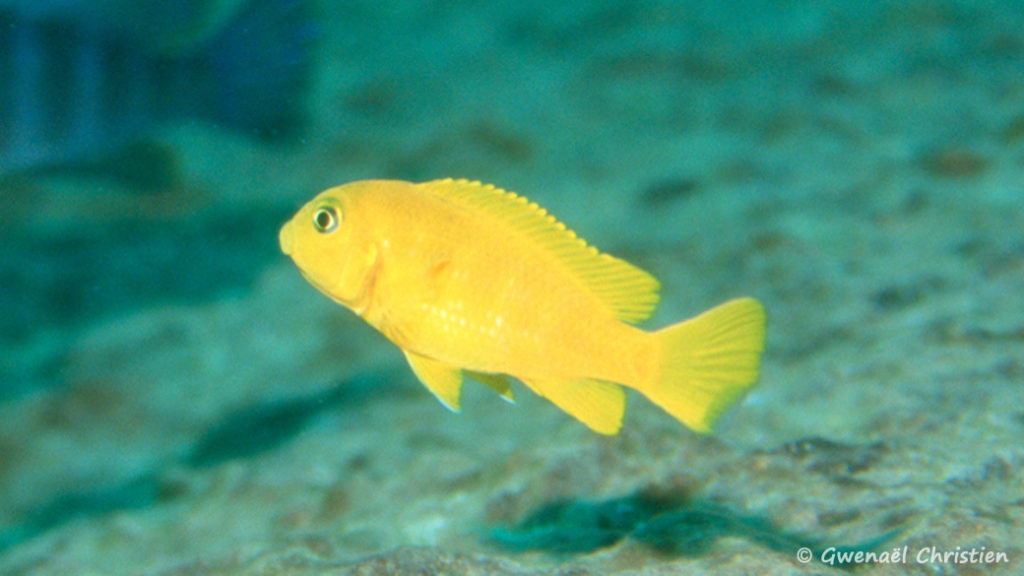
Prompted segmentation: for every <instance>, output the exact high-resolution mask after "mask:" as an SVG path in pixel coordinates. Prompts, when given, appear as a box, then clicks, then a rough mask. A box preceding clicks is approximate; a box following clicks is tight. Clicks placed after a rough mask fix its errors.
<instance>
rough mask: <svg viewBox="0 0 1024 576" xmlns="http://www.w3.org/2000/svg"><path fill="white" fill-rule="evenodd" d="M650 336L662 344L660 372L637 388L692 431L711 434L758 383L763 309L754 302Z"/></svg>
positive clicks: (724, 308)
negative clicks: (726, 414) (728, 412)
mask: <svg viewBox="0 0 1024 576" xmlns="http://www.w3.org/2000/svg"><path fill="white" fill-rule="evenodd" d="M654 336H655V337H656V338H658V339H659V340H660V341H661V342H660V346H661V348H662V353H661V354H662V363H661V367H660V370H659V371H658V373H657V374H655V376H654V378H653V381H651V382H649V383H647V384H645V385H643V386H641V387H638V389H639V390H640V392H642V393H643V394H644V396H647V398H648V399H650V400H651V401H652V402H654V403H655V404H657V405H658V406H661V407H662V408H663V409H664V410H665V411H666V412H668V413H669V414H671V415H672V416H674V417H675V418H676V419H677V420H679V421H680V422H682V423H683V424H686V425H687V426H689V427H690V428H692V429H693V430H695V431H697V432H704V433H706V432H710V431H711V425H712V424H714V422H715V420H716V419H717V418H718V417H719V416H720V415H721V414H722V412H724V411H725V410H726V408H728V407H729V406H730V405H731V404H733V403H734V402H736V401H737V400H739V399H740V398H742V397H743V395H744V393H746V391H747V390H748V389H749V388H750V387H751V386H753V385H754V383H755V382H756V381H757V377H758V371H759V367H760V363H761V352H762V351H763V350H764V336H765V315H764V307H763V306H761V303H760V302H758V301H757V300H754V299H753V298H739V299H736V300H730V301H729V302H726V303H725V304H722V305H720V306H717V307H715V308H712V309H711V310H708V311H707V312H704V313H703V314H701V315H700V316H697V317H695V318H691V319H689V320H687V321H685V322H680V323H679V324H675V325H672V326H668V327H667V328H663V329H662V330H659V331H658V332H655V334H654Z"/></svg>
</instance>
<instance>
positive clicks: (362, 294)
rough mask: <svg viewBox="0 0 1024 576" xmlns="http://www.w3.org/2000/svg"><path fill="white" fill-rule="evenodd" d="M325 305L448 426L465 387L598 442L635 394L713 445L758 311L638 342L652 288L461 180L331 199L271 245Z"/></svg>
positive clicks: (497, 192) (748, 367)
mask: <svg viewBox="0 0 1024 576" xmlns="http://www.w3.org/2000/svg"><path fill="white" fill-rule="evenodd" d="M279 240H280V242H281V250H282V251H283V252H284V253H285V254H287V255H289V256H291V258H292V260H294V261H295V264H296V265H297V266H298V267H299V270H300V271H301V272H302V274H303V276H305V277H306V279H307V280H309V282H310V283H311V284H312V285H313V286H315V287H316V288H317V289H318V290H320V291H321V292H323V293H324V294H326V295H327V296H329V297H330V298H331V299H333V300H335V301H336V302H338V303H339V304H341V305H343V306H345V307H347V308H350V309H351V310H352V311H353V312H355V313H356V314H358V315H359V316H361V317H362V318H363V319H364V320H365V321H366V322H368V323H369V324H370V325H372V326H373V327H375V328H376V329H377V330H379V331H380V332H381V333H383V334H384V335H385V336H387V337H388V339H390V340H391V341H392V342H394V343H395V344H396V345H398V347H399V348H401V350H402V352H404V353H405V357H406V359H407V360H408V361H409V364H410V365H411V366H412V370H413V372H415V373H416V376H417V377H418V378H419V379H420V381H421V382H423V384H424V385H425V386H426V387H427V388H428V389H429V390H430V391H431V392H433V394H434V395H435V396H437V398H438V399H439V400H440V401H441V402H442V403H443V404H444V405H445V406H447V407H448V408H450V409H451V410H454V411H457V410H459V394H460V391H461V387H462V378H463V373H464V372H465V373H467V374H469V375H470V376H472V377H473V378H474V379H476V380H479V381H480V382H482V383H483V384H486V385H487V386H489V387H491V388H493V389H494V390H495V391H497V392H498V393H499V394H501V395H502V396H504V397H505V398H506V399H508V400H509V401H511V400H512V392H511V389H510V387H509V380H508V376H513V377H515V378H517V379H519V380H521V381H522V382H523V383H524V384H526V386H527V387H529V388H530V389H531V390H533V391H534V392H535V393H537V394H539V395H540V396H543V397H545V398H547V399H548V400H550V401H551V402H553V403H554V404H555V405H556V406H558V407H559V408H561V409H562V410H564V411H565V412H568V413H569V414H571V415H572V416H574V417H575V418H577V419H579V420H580V421H582V422H583V423H584V424H586V425H587V426H589V427H590V428H591V429H593V430H595V431H597V432H600V433H602V434H615V433H617V432H618V431H619V429H620V428H621V426H622V418H623V415H624V414H625V410H626V396H625V392H624V391H623V389H622V387H623V386H625V387H627V388H632V389H634V390H637V391H639V392H640V393H641V394H643V395H644V396H646V397H647V398H648V399H650V400H651V401H652V402H654V403H655V404H657V405H658V406H660V407H661V408H663V409H664V410H665V411H667V412H668V413H669V414H671V415H672V416H674V417H675V418H676V419H678V420H679V421H681V422H682V423H684V424H686V425H687V426H689V427H690V428H692V429H693V430H696V431H698V432H708V431H710V429H711V425H712V423H713V422H714V421H715V419H716V418H717V417H718V416H719V415H720V414H721V413H722V412H723V411H724V410H725V409H726V408H727V407H728V406H729V405H730V404H732V403H733V402H735V401H736V400H738V399H739V398H740V397H742V396H743V394H744V393H745V392H746V390H747V389H748V388H750V387H751V386H752V385H753V384H754V382H755V381H756V380H757V377H758V365H759V363H760V356H761V352H762V350H763V349H764V337H765V317H764V309H763V308H762V306H761V304H760V303H758V302H757V301H756V300H753V299H751V298H740V299H736V300H732V301H729V302H726V303H725V304H722V305H720V306H718V307H717V308H713V309H712V310H709V311H707V312H705V313H703V314H701V315H699V316H697V317H695V318H692V319H690V320H687V321H685V322H681V323H679V324H675V325H672V326H669V327H667V328H663V329H661V330H657V331H654V332H646V331H643V330H641V329H639V328H636V327H634V326H632V324H634V323H636V322H639V321H641V320H644V319H645V318H647V317H648V316H650V315H651V313H652V312H653V311H654V308H655V306H656V305H657V303H658V288H659V285H658V281H657V280H656V279H655V278H654V277H653V276H651V275H650V274H648V273H647V272H644V271H643V270H640V269H639V268H636V267H634V266H633V265H631V264H629V263H627V262H624V261H622V260H619V259H617V258H614V257H612V256H609V255H607V254H603V253H601V252H598V251H597V250H596V249H595V248H593V247H591V246H588V245H587V244H586V242H584V241H583V240H582V239H580V238H579V237H578V236H576V234H575V233H573V232H572V231H571V230H569V229H567V228H566V227H565V225H564V224H562V223H561V222H559V221H558V220H556V219H555V218H554V217H553V216H551V215H550V214H548V213H547V212H546V211H545V210H544V209H543V208H540V207H539V206H537V205H536V204H534V203H531V202H529V201H528V200H527V199H525V198H523V197H522V196H518V195H516V194H513V193H511V192H506V191H504V190H501V189H499V188H495V187H494V186H488V185H484V184H481V183H479V182H470V181H467V180H436V181H433V182H426V183H422V184H414V183H411V182H403V181H396V180H366V181H361V182H353V183H351V184H346V185H344V186H339V187H336V188H331V189H328V190H326V191H324V192H322V193H320V194H319V195H318V196H317V197H315V198H313V200H312V201H310V202H309V203H308V204H306V205H305V206H303V207H302V208H301V209H300V210H299V211H298V213H296V214H295V216H294V217H293V218H292V219H291V220H290V221H289V222H287V223H286V224H285V225H284V226H283V227H282V228H281V232H280V235H279Z"/></svg>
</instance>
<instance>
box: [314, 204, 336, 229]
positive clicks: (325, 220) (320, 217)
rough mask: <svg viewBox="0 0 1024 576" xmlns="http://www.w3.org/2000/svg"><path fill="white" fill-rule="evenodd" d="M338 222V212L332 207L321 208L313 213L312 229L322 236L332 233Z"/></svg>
mask: <svg viewBox="0 0 1024 576" xmlns="http://www.w3.org/2000/svg"><path fill="white" fill-rule="evenodd" d="M340 221H341V219H340V218H338V211H337V210H336V209H335V208H334V207H333V206H321V207H320V208H317V210H316V212H314V213H313V227H314V228H316V231H317V232H320V233H322V234H327V233H328V232H334V231H335V230H336V229H337V228H338V222H340Z"/></svg>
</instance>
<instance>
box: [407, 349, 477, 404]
mask: <svg viewBox="0 0 1024 576" xmlns="http://www.w3.org/2000/svg"><path fill="white" fill-rule="evenodd" d="M402 352H403V353H404V354H405V359H406V360H408V361H409V366H411V367H412V371H413V372H414V373H415V374H416V377H417V378H419V379H420V382H422V383H423V385H424V386H426V387H427V390H430V392H431V393H432V394H433V395H434V396H436V397H437V399H438V400H440V401H441V404H444V405H445V407H446V408H448V409H449V410H451V411H452V412H458V411H459V393H460V392H461V390H462V370H461V369H459V368H458V367H457V366H452V365H451V364H446V363H444V362H441V361H439V360H434V359H433V358H427V357H426V356H420V355H419V354H415V353H413V352H409V351H407V350H403V351H402Z"/></svg>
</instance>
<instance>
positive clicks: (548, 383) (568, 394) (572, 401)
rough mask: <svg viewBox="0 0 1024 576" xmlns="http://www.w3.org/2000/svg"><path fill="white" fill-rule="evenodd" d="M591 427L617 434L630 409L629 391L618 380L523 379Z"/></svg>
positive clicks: (599, 431) (553, 402)
mask: <svg viewBox="0 0 1024 576" xmlns="http://www.w3.org/2000/svg"><path fill="white" fill-rule="evenodd" d="M523 383H524V384H526V385H527V386H529V387H530V389H531V390H533V391H534V392H536V393H537V394H539V395H541V396H543V397H545V398H547V399H548V400H550V401H551V403H552V404H554V405H555V406H558V407H559V408H561V409H562V410H564V411H565V412H567V413H568V414H569V415H571V416H572V417H574V418H576V419H577V420H579V421H580V422H583V423H584V424H586V425H587V427H589V428H590V429H591V430H593V431H595V432H598V433H601V434H617V433H618V432H619V429H620V428H622V417H623V416H624V415H625V413H626V393H625V391H623V390H622V387H620V386H619V385H618V384H612V383H610V382H602V381H600V380H532V379H531V380H523Z"/></svg>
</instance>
